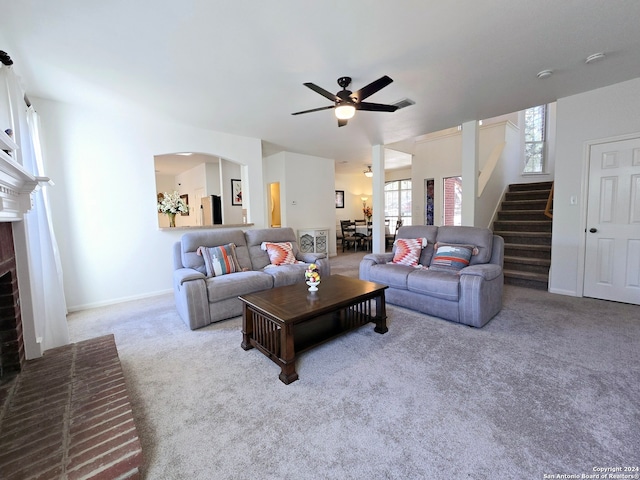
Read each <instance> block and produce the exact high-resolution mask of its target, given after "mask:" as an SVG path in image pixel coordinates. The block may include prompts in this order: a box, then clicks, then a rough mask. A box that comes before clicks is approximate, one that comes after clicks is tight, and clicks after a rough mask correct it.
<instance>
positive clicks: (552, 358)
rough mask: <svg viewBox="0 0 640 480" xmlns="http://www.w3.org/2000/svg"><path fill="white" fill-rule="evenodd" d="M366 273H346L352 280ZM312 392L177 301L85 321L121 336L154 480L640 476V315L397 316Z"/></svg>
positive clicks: (364, 333) (326, 355)
mask: <svg viewBox="0 0 640 480" xmlns="http://www.w3.org/2000/svg"><path fill="white" fill-rule="evenodd" d="M349 269H351V270H353V266H347V267H346V268H345V270H349ZM388 316H389V319H388V325H389V332H388V333H387V334H385V335H379V334H377V333H375V332H374V331H373V324H370V325H366V326H364V327H362V328H361V329H359V330H357V331H355V332H352V333H349V334H347V335H344V336H342V337H340V338H338V339H335V340H333V341H331V342H328V343H326V344H324V345H322V346H320V347H317V348H316V349H313V350H311V351H309V352H307V353H304V354H302V355H301V356H300V358H299V360H298V362H297V371H298V374H299V375H300V379H299V380H298V381H296V382H294V383H292V384H291V385H288V386H287V385H284V384H283V383H282V382H280V381H279V380H278V374H279V369H278V367H277V366H276V365H275V364H274V363H273V362H271V361H270V360H268V359H267V358H266V357H265V356H264V355H262V354H261V353H260V352H258V351H257V350H256V349H253V350H250V351H244V350H242V348H240V342H241V333H240V329H241V321H240V319H239V318H236V319H232V320H228V321H223V322H220V323H217V324H214V325H211V326H209V327H206V328H203V329H200V330H197V331H191V330H189V329H188V328H187V327H186V325H185V324H184V323H183V322H182V320H181V319H180V318H179V317H178V315H177V313H176V311H175V309H174V306H173V298H172V296H170V295H165V296H161V297H156V298H151V299H145V300H140V301H134V302H128V303H124V304H119V305H115V306H112V307H108V308H99V309H94V310H89V311H85V312H78V313H74V314H72V315H70V316H69V327H70V332H71V337H72V340H73V341H79V340H82V339H86V338H91V337H95V336H99V335H104V334H106V333H114V335H115V338H116V343H117V346H118V351H119V354H120V358H121V361H122V367H123V371H124V373H125V377H126V379H127V384H128V388H129V395H130V399H131V403H132V405H133V408H134V416H135V418H136V424H137V427H138V430H139V434H140V439H141V442H142V447H143V452H144V457H145V464H144V465H145V466H144V475H145V478H147V479H158V480H160V479H163V480H166V479H292V480H293V479H320V478H322V479H364V478H367V479H369V478H371V479H418V478H419V479H422V478H425V479H426V478H429V479H453V478H456V479H457V478H469V479H496V478H500V479H542V478H543V475H545V474H547V475H553V474H556V475H557V474H576V475H581V474H582V473H584V474H590V473H593V468H594V467H598V466H612V467H614V466H625V465H627V466H628V465H640V449H638V445H640V428H639V426H640V406H639V404H640V402H639V401H638V399H639V398H640V353H639V352H640V320H639V318H640V308H639V307H637V306H631V305H624V304H616V303H611V302H605V301H598V300H593V299H579V298H571V297H565V296H558V295H551V294H549V293H546V292H540V291H536V290H528V289H523V288H518V287H509V286H506V287H505V297H504V308H503V310H502V312H501V313H500V314H499V315H498V316H497V317H495V318H494V319H493V320H492V321H491V322H490V323H489V324H488V325H486V326H485V327H484V328H482V329H480V330H478V329H473V328H470V327H466V326H461V325H457V324H453V323H450V322H447V321H444V320H440V319H435V318H430V317H427V316H424V315H420V314H417V313H415V312H411V311H409V310H405V309H403V308H399V307H394V306H388Z"/></svg>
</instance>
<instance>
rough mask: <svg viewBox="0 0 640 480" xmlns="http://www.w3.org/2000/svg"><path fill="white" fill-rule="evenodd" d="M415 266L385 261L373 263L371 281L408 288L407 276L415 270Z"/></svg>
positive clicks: (370, 272) (370, 274) (370, 270)
mask: <svg viewBox="0 0 640 480" xmlns="http://www.w3.org/2000/svg"><path fill="white" fill-rule="evenodd" d="M415 270H416V268H415V267H409V266H407V265H398V264H396V263H385V264H381V265H371V268H370V269H369V281H370V282H376V283H382V284H383V285H389V286H390V287H392V288H401V289H404V290H406V289H407V276H408V275H409V274H410V273H411V272H413V271H415Z"/></svg>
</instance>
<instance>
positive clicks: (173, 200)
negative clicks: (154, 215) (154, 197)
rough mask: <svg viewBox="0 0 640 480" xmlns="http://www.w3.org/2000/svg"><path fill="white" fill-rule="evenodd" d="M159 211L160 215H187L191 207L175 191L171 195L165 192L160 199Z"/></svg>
mask: <svg viewBox="0 0 640 480" xmlns="http://www.w3.org/2000/svg"><path fill="white" fill-rule="evenodd" d="M158 200H159V201H158V211H159V212H160V213H174V214H175V213H187V212H188V211H189V207H188V206H187V204H186V203H184V200H182V199H181V198H180V194H179V193H178V192H176V191H175V190H174V191H173V192H171V193H167V192H164V194H163V195H162V198H159V199H158Z"/></svg>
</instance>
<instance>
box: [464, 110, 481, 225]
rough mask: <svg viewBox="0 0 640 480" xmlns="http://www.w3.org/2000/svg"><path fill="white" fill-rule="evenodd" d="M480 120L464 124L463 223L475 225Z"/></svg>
mask: <svg viewBox="0 0 640 480" xmlns="http://www.w3.org/2000/svg"><path fill="white" fill-rule="evenodd" d="M479 131H480V130H479V127H478V121H477V120H473V121H471V122H465V123H463V124H462V225H467V226H474V225H475V219H476V199H477V197H478V143H479V140H478V139H479Z"/></svg>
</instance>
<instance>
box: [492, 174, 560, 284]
mask: <svg viewBox="0 0 640 480" xmlns="http://www.w3.org/2000/svg"><path fill="white" fill-rule="evenodd" d="M552 187H553V182H539V183H522V184H512V185H509V191H508V192H507V193H506V194H505V199H504V201H503V202H502V206H501V209H500V211H499V212H498V216H497V220H496V221H495V222H494V223H493V231H494V233H495V234H496V235H500V236H501V237H502V238H504V243H505V245H504V268H503V272H504V283H506V284H509V285H518V286H521V287H529V288H536V289H539V290H547V289H548V286H549V267H550V266H551V218H550V217H548V216H547V215H545V209H546V208H547V201H548V199H549V197H550V194H551V190H552Z"/></svg>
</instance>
